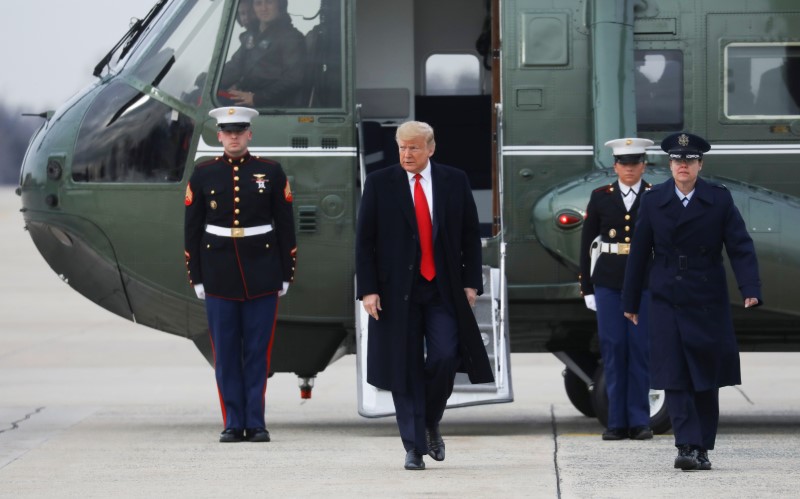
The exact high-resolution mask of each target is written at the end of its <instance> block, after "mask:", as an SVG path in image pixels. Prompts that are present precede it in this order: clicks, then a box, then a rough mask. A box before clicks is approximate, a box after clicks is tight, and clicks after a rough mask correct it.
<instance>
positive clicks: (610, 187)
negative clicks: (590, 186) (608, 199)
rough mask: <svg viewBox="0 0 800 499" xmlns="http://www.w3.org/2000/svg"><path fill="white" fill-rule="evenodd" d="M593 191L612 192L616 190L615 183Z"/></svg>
mask: <svg viewBox="0 0 800 499" xmlns="http://www.w3.org/2000/svg"><path fill="white" fill-rule="evenodd" d="M593 192H605V193H612V192H614V184H608V185H603V186H600V187H598V188H597V189H595V190H594V191H593Z"/></svg>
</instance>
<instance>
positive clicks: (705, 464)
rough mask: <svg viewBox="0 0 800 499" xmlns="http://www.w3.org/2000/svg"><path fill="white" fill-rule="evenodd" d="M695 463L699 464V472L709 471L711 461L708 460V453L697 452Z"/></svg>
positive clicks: (703, 451)
mask: <svg viewBox="0 0 800 499" xmlns="http://www.w3.org/2000/svg"><path fill="white" fill-rule="evenodd" d="M697 462H699V463H700V469H701V470H710V469H711V461H709V460H708V452H707V451H705V450H703V449H700V450H699V451H697Z"/></svg>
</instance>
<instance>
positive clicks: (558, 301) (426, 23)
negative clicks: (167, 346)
mask: <svg viewBox="0 0 800 499" xmlns="http://www.w3.org/2000/svg"><path fill="white" fill-rule="evenodd" d="M239 1H240V0H159V1H157V2H156V3H155V5H154V6H153V8H152V9H151V10H150V11H149V12H148V13H147V14H146V15H145V16H144V17H143V18H141V19H139V20H137V21H136V22H134V23H133V24H132V25H131V27H130V29H129V31H128V32H127V33H125V34H124V36H123V37H122V38H121V39H120V41H119V42H118V43H117V44H116V45H115V46H114V47H113V48H112V49H111V50H110V51H109V52H108V55H107V56H106V57H104V58H103V59H102V60H101V61H99V62H98V64H97V66H96V68H95V71H94V75H95V76H96V77H97V80H96V81H95V82H94V84H93V85H91V86H89V87H87V88H86V89H84V90H83V91H81V92H80V93H78V94H77V95H75V96H74V97H73V98H71V99H70V100H69V101H67V102H66V103H64V104H63V105H62V106H61V107H60V108H59V109H57V110H56V111H52V112H47V113H43V114H42V117H43V118H45V120H44V122H43V124H42V126H41V127H40V128H39V130H38V131H37V132H36V133H35V134H34V136H33V137H32V139H31V142H30V145H29V147H28V150H27V153H26V155H25V158H24V160H23V164H22V168H21V172H20V185H19V188H18V189H17V192H18V194H19V195H20V196H21V202H22V212H23V218H24V221H25V226H26V228H27V230H28V231H29V233H30V235H31V238H32V239H33V241H34V243H35V245H36V247H37V249H38V250H39V252H40V253H41V254H42V256H43V257H44V259H45V260H46V261H47V262H48V264H49V265H50V266H51V267H52V269H53V270H54V272H56V273H57V274H58V275H59V276H61V277H62V279H63V280H64V281H66V282H67V283H68V284H69V285H70V286H71V287H72V288H74V289H75V290H76V291H78V292H79V293H81V294H82V295H84V296H85V297H87V298H88V299H90V300H92V301H93V302H95V303H97V304H98V305H100V306H102V307H103V308H105V309H107V310H109V311H111V312H113V313H115V314H117V315H119V316H121V317H123V318H125V319H128V320H131V321H135V322H136V323H138V324H142V325H144V326H148V327H151V328H154V329H157V330H160V331H164V332H167V333H170V334H175V335H178V336H182V337H185V338H188V339H190V340H191V341H193V342H194V343H195V345H196V346H197V347H198V349H199V350H200V351H201V352H202V353H203V354H204V355H205V357H206V358H207V359H209V361H210V360H211V358H212V353H211V345H210V341H209V335H208V331H207V324H206V319H205V313H204V308H203V302H202V301H200V300H198V299H197V298H196V297H195V295H194V293H193V291H192V289H191V288H190V286H189V285H188V282H187V279H186V275H185V268H184V264H183V254H182V246H183V242H182V234H183V232H182V227H183V214H184V211H183V210H184V209H183V204H182V201H183V193H184V191H185V188H186V183H187V182H188V179H189V177H190V176H191V173H192V171H193V169H194V166H195V165H196V164H198V163H200V162H202V161H205V160H207V159H210V158H213V157H215V156H217V155H219V154H221V152H222V148H221V147H220V146H219V145H218V144H217V143H216V126H215V123H214V121H213V120H212V119H211V118H209V117H208V111H209V110H210V109H212V108H215V107H220V106H224V105H228V102H227V101H226V95H227V94H226V89H225V88H224V87H223V86H222V85H221V81H222V80H223V75H224V73H225V69H226V63H228V62H229V61H230V58H231V56H232V55H233V53H234V52H235V51H236V50H237V49H238V48H239V46H240V45H241V44H242V43H243V42H242V40H243V38H244V37H243V36H242V35H243V34H244V33H245V28H244V27H243V26H242V25H241V24H240V23H238V22H237V15H236V14H237V8H238V4H239ZM241 1H246V0H241ZM288 12H289V14H290V15H291V17H292V20H293V24H294V25H295V27H296V28H297V29H298V30H299V31H300V32H301V33H302V34H303V36H304V38H305V42H306V54H305V59H304V60H303V61H299V62H298V64H302V69H303V83H302V84H300V85H298V88H297V92H296V95H295V96H294V98H293V99H291V101H287V102H284V103H271V104H269V105H268V106H266V107H259V108H258V110H259V113H260V114H259V116H257V117H256V118H254V119H253V130H254V137H253V141H252V142H251V147H250V152H251V153H252V154H255V155H262V156H266V157H269V158H270V159H274V160H276V161H279V162H280V163H281V164H282V165H283V168H284V170H285V171H286V172H287V175H288V176H289V179H290V182H291V185H292V187H293V195H294V210H295V213H294V215H295V224H296V232H297V245H298V255H297V257H298V267H297V272H296V275H295V282H294V284H293V285H292V289H291V291H290V293H288V294H287V295H286V296H285V297H283V298H282V299H281V300H280V307H279V314H278V326H277V335H276V338H275V342H274V346H273V352H274V355H273V359H272V364H271V368H272V369H273V371H274V372H281V373H284V372H285V373H294V374H296V375H297V377H298V382H299V386H300V389H301V396H303V397H310V396H311V390H312V387H313V382H314V379H315V377H316V376H317V375H318V374H319V373H321V372H323V371H324V370H325V368H326V366H328V365H329V364H331V363H332V362H335V361H336V360H337V359H339V358H341V357H342V356H344V355H347V354H356V355H357V356H358V360H357V366H358V375H359V389H358V394H359V406H358V410H359V413H360V414H362V415H364V416H367V417H377V416H384V415H388V414H391V413H392V411H393V407H392V405H391V397H390V396H388V394H387V393H385V392H381V391H380V390H377V389H375V388H374V387H371V386H369V385H367V384H366V383H365V380H364V378H365V376H361V373H362V372H364V366H365V362H366V360H365V355H364V354H363V353H364V352H365V351H366V349H365V345H366V342H367V341H368V335H367V334H366V328H365V323H366V321H365V319H364V316H363V313H362V311H361V308H360V304H357V303H356V302H355V300H354V293H355V290H354V261H353V260H354V249H353V248H354V237H355V226H356V214H357V212H358V206H359V198H360V189H361V186H362V185H363V182H364V178H365V176H366V175H367V174H368V173H369V172H371V171H374V170H375V169H378V168H382V167H386V166H389V165H391V164H393V163H396V162H397V148H396V144H395V142H394V131H395V129H396V127H397V126H398V125H399V124H400V123H402V122H404V121H407V120H409V119H415V120H419V121H426V122H428V123H430V124H431V125H432V126H433V128H434V129H435V131H436V141H437V149H436V159H437V160H438V161H440V162H442V163H446V164H451V165H455V166H457V167H459V168H462V169H463V170H465V171H466V173H467V175H468V176H469V178H470V182H471V185H472V188H473V194H474V197H475V199H476V202H477V204H478V207H479V215H480V220H481V230H482V236H483V239H482V244H483V261H484V277H485V288H486V289H487V293H486V294H485V295H484V296H483V297H481V299H480V300H479V303H478V306H477V308H476V312H475V313H476V316H477V317H478V322H479V324H480V326H481V330H482V334H483V335H484V343H485V345H486V348H487V352H488V353H489V356H490V361H491V362H492V366H493V368H494V370H495V383H493V384H489V385H470V384H469V383H468V382H467V381H466V380H465V379H457V381H456V387H455V389H454V393H453V396H452V397H451V399H450V401H449V402H448V407H458V406H465V405H474V404H486V403H496V402H510V401H512V400H513V387H512V369H511V366H510V353H511V352H540V353H542V352H549V353H552V354H554V355H556V356H557V357H558V358H559V359H560V360H561V361H563V362H564V364H565V370H564V385H565V389H566V391H567V395H568V397H569V399H570V401H571V402H572V404H573V405H574V406H575V407H576V408H577V409H578V410H579V411H580V412H582V413H583V414H585V415H587V416H593V417H595V416H596V417H598V419H599V420H600V421H601V422H603V423H604V418H605V417H607V397H606V394H605V385H604V383H605V382H604V379H603V373H602V368H601V367H600V365H599V363H600V362H601V360H600V359H599V354H598V348H597V344H596V343H597V340H596V321H595V316H594V314H593V313H592V312H591V311H589V310H587V309H586V308H585V307H584V305H583V300H582V299H581V296H580V290H579V286H578V280H577V275H578V272H579V270H578V267H579V265H578V255H579V244H580V229H581V225H582V222H583V219H584V216H585V207H586V204H587V202H588V199H589V195H590V193H591V192H592V190H594V189H596V188H598V187H601V186H604V185H606V184H608V183H611V182H613V180H614V176H613V171H612V166H613V161H612V158H611V153H610V151H609V150H607V149H605V148H603V146H602V145H603V144H604V143H605V142H606V141H607V140H610V139H614V138H618V137H632V136H638V137H644V138H650V139H652V140H654V141H655V142H656V143H658V142H660V140H661V139H662V138H664V137H665V136H667V135H669V134H671V133H673V132H675V131H680V130H690V131H692V132H693V133H697V134H699V135H702V136H704V137H706V138H707V139H709V140H710V141H711V142H712V144H713V149H712V150H711V151H710V152H709V153H708V154H707V157H706V161H705V164H704V170H703V171H704V174H705V177H706V178H711V179H713V180H715V181H719V182H722V183H724V184H725V185H726V186H727V187H728V188H729V189H730V190H731V191H732V193H733V195H734V199H735V201H736V204H737V206H738V207H739V210H740V211H741V213H742V215H743V218H744V219H745V222H746V224H747V227H748V229H749V231H750V234H751V236H752V237H753V239H754V241H755V244H756V248H757V252H758V256H759V261H760V265H761V275H762V279H763V284H764V298H765V305H764V306H763V307H759V308H758V309H756V310H753V311H748V313H747V314H746V315H745V314H743V313H742V308H741V306H740V305H739V304H738V302H735V303H733V304H732V306H733V309H734V324H735V329H736V332H737V339H738V341H739V345H740V349H741V350H743V351H747V350H759V351H798V350H800V328H798V326H797V324H798V322H797V318H798V315H800V307H798V305H797V304H796V303H795V302H794V301H793V300H791V294H790V293H787V292H785V290H786V289H787V287H788V284H786V283H788V282H793V281H794V280H796V278H798V277H800V275H798V274H800V251H798V249H797V248H799V247H800V241H798V239H800V231H798V229H797V228H796V226H794V225H793V224H791V222H790V220H794V219H796V217H797V216H798V214H799V213H798V210H799V209H800V182H797V181H796V180H795V179H796V178H797V176H796V174H795V173H793V171H794V167H795V166H796V162H797V158H798V156H797V154H800V145H798V136H799V135H800V107H799V105H800V95H798V94H800V38H798V36H797V33H800V13H797V12H796V6H795V5H794V2H792V1H789V0H724V1H723V0H706V1H703V2H695V1H693V0H614V1H610V0H609V1H606V0H564V1H561V2H553V1H552V0H469V1H465V0H437V1H436V2H428V1H424V0H368V1H367V0H362V1H354V0H288ZM647 158H648V170H647V172H646V173H645V178H646V179H647V180H648V181H650V182H652V183H658V182H661V181H664V180H666V179H667V178H668V170H667V169H666V166H667V159H666V157H665V155H664V154H663V153H661V151H660V150H659V149H658V148H657V147H653V148H650V149H649V150H648V154H647ZM729 282H731V283H733V282H735V281H734V280H733V279H729ZM731 296H734V297H736V296H737V294H736V293H735V292H731ZM525 381H526V382H530V381H531V380H525ZM665 409H666V408H665V407H664V403H663V395H659V394H658V393H657V392H651V426H652V427H653V429H654V430H655V431H657V432H663V431H666V430H667V429H668V428H669V420H668V417H667V415H666V410H665Z"/></svg>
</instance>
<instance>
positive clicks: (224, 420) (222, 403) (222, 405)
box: [208, 328, 228, 428]
mask: <svg viewBox="0 0 800 499" xmlns="http://www.w3.org/2000/svg"><path fill="white" fill-rule="evenodd" d="M208 337H209V339H210V340H211V353H212V354H213V355H214V371H216V370H217V349H216V348H214V335H213V334H211V328H209V329H208ZM214 379H216V378H214ZM217 395H219V407H220V409H221V410H222V427H223V428H227V423H228V414H227V412H226V411H225V399H223V398H222V390H220V388H219V383H217Z"/></svg>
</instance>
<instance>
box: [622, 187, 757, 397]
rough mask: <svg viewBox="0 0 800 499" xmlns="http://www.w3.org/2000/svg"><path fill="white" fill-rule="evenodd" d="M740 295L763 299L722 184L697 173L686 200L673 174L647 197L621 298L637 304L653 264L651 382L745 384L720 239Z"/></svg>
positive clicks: (749, 245)
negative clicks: (676, 189) (710, 181)
mask: <svg viewBox="0 0 800 499" xmlns="http://www.w3.org/2000/svg"><path fill="white" fill-rule="evenodd" d="M723 245H725V252H726V253H727V255H728V258H729V259H730V265H731V268H732V269H733V273H734V275H735V276H736V281H737V282H738V284H739V290H740V291H741V293H742V297H743V298H758V300H759V304H761V303H762V299H761V280H760V278H759V274H758V262H757V260H756V253H755V248H754V245H753V240H752V239H751V238H750V235H749V234H748V233H747V229H746V227H745V225H744V221H743V220H742V216H741V215H740V214H739V210H738V209H737V208H736V206H735V205H734V204H733V198H732V196H731V193H730V192H729V191H728V190H727V189H726V188H725V187H724V186H722V185H717V184H712V183H709V182H706V181H705V180H703V179H701V178H698V179H697V183H696V184H695V191H694V195H693V196H692V199H691V201H689V204H688V205H687V206H686V207H684V206H683V204H682V203H681V201H680V199H678V196H677V195H676V194H675V182H674V180H672V179H670V180H668V181H666V182H664V183H663V184H659V185H656V186H654V187H653V188H652V189H651V190H650V191H649V192H648V193H646V194H645V195H644V197H643V198H642V204H641V206H640V207H639V220H638V222H637V224H636V233H635V234H634V236H633V244H632V246H631V254H630V255H629V256H628V266H627V268H626V271H625V285H624V287H623V291H622V305H623V308H624V310H625V311H626V312H638V311H639V296H640V294H641V290H642V283H643V282H644V273H645V269H646V268H648V267H650V272H649V275H650V281H649V289H650V297H651V302H650V309H649V316H650V324H649V325H648V327H649V333H650V352H652V353H653V355H651V358H650V384H651V387H652V388H655V389H674V390H691V389H693V390H694V391H705V390H711V389H713V388H718V387H721V386H727V385H737V384H739V383H741V374H740V369H739V348H738V346H737V344H736V336H735V335H734V331H733V322H732V320H731V305H730V301H729V298H728V286H727V283H726V278H725V267H724V265H723V262H722V246H723Z"/></svg>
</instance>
